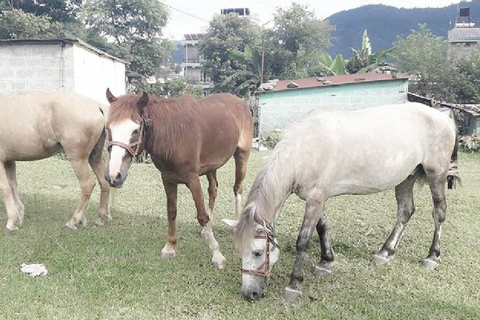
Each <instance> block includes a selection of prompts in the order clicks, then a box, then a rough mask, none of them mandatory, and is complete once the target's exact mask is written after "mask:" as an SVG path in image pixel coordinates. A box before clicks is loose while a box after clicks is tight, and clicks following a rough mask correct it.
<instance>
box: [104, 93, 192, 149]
mask: <svg viewBox="0 0 480 320" xmlns="http://www.w3.org/2000/svg"><path fill="white" fill-rule="evenodd" d="M139 99H140V97H139V96H138V95H135V94H127V95H124V96H122V97H120V98H119V99H118V101H117V102H116V103H115V104H114V107H113V108H111V109H110V115H109V119H108V122H109V123H113V122H116V121H120V120H122V119H126V118H129V119H132V120H134V121H135V120H140V115H139V111H138V107H137V102H138V100H139ZM196 107H197V100H196V99H195V98H194V97H192V96H182V97H178V98H157V97H155V96H153V95H149V101H148V104H147V106H146V107H145V117H146V118H149V119H151V121H152V124H151V126H150V127H149V128H148V129H147V139H146V141H147V146H148V147H149V149H150V150H148V151H149V152H150V153H152V154H153V155H154V154H156V153H159V151H161V153H162V154H164V155H165V156H167V157H169V156H170V155H171V154H172V153H173V152H174V150H176V149H177V147H178V144H179V143H181V139H180V138H181V137H183V136H185V135H186V134H187V133H188V132H189V130H193V129H194V127H195V126H193V125H192V122H193V121H194V120H195V109H196ZM159 148H161V150H159Z"/></svg>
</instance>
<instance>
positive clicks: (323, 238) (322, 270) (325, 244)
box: [314, 212, 335, 276]
mask: <svg viewBox="0 0 480 320" xmlns="http://www.w3.org/2000/svg"><path fill="white" fill-rule="evenodd" d="M316 228H317V233H318V237H319V238H320V248H321V258H320V262H319V263H318V264H317V265H316V266H315V272H314V274H315V275H316V276H325V275H329V274H331V273H332V268H331V264H332V262H333V260H335V255H334V254H333V249H332V245H331V243H330V239H329V237H328V226H327V217H326V215H325V212H324V213H323V214H322V216H321V218H320V220H318V223H317V227H316Z"/></svg>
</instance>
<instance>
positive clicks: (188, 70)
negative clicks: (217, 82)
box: [181, 33, 213, 95]
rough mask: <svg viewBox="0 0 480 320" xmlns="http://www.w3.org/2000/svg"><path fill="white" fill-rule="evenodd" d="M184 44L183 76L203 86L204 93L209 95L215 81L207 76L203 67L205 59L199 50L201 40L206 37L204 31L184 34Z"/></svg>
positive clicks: (191, 82)
mask: <svg viewBox="0 0 480 320" xmlns="http://www.w3.org/2000/svg"><path fill="white" fill-rule="evenodd" d="M184 37H185V39H184V40H182V44H183V62H182V64H181V66H182V68H183V77H184V78H185V79H186V80H187V82H188V83H190V84H194V85H199V86H202V88H203V92H204V95H208V94H209V93H210V90H211V89H212V87H213V83H212V82H211V81H210V79H209V78H208V77H207V74H206V72H205V70H204V69H203V67H202V64H203V59H202V56H201V55H200V51H199V46H198V44H199V42H200V40H202V39H203V37H205V34H204V33H190V34H185V35H184Z"/></svg>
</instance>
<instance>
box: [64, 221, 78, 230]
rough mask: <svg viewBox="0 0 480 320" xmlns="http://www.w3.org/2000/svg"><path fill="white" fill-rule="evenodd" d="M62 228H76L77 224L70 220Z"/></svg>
mask: <svg viewBox="0 0 480 320" xmlns="http://www.w3.org/2000/svg"><path fill="white" fill-rule="evenodd" d="M64 229H66V230H77V226H76V225H75V223H73V222H72V221H68V222H67V223H66V224H65V227H64Z"/></svg>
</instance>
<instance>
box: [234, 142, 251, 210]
mask: <svg viewBox="0 0 480 320" xmlns="http://www.w3.org/2000/svg"><path fill="white" fill-rule="evenodd" d="M249 155H250V148H240V147H237V150H236V151H235V153H234V154H233V157H234V158H235V184H234V185H233V194H234V196H235V218H237V219H238V218H239V217H240V212H241V211H242V193H243V179H245V175H246V174H247V161H248V157H249Z"/></svg>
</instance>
